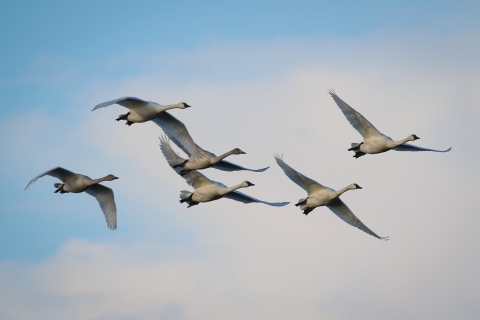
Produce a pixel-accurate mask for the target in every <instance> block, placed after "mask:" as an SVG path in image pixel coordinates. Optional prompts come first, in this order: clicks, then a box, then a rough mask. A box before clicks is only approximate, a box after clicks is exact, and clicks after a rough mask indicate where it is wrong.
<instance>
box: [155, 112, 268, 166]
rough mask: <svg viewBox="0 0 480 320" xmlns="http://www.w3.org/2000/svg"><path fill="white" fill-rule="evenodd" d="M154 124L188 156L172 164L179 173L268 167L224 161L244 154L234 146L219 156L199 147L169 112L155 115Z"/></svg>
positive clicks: (185, 128)
mask: <svg viewBox="0 0 480 320" xmlns="http://www.w3.org/2000/svg"><path fill="white" fill-rule="evenodd" d="M152 121H153V122H155V124H157V125H158V126H159V127H161V128H162V129H163V131H164V132H165V134H166V135H167V136H168V137H169V138H170V140H171V141H173V142H174V143H175V144H176V145H177V146H178V147H179V148H180V149H182V150H183V152H185V153H186V154H187V155H188V156H189V158H188V159H187V160H184V161H183V162H182V163H176V164H174V167H175V168H176V167H181V168H182V170H180V172H179V173H180V175H184V174H187V173H189V172H190V171H192V170H201V169H206V168H209V167H212V168H215V169H219V170H223V171H239V170H247V171H253V172H263V171H265V170H267V169H268V168H270V167H266V168H262V169H248V168H244V167H242V166H239V165H237V164H234V163H231V162H228V161H225V160H224V159H225V158H226V157H228V156H230V155H238V154H245V152H243V151H242V150H240V149H239V148H235V149H233V150H231V151H229V152H227V153H224V154H222V155H220V156H218V157H217V156H216V155H215V154H213V153H211V152H209V151H207V150H204V149H202V148H200V147H199V146H198V145H197V144H196V143H195V142H194V141H193V139H192V137H191V136H190V133H189V132H188V130H187V127H185V125H184V124H183V122H181V121H180V120H178V119H177V118H175V117H174V116H172V115H171V114H169V113H168V112H163V113H161V114H159V115H158V116H157V117H155V118H154V119H153V120H152Z"/></svg>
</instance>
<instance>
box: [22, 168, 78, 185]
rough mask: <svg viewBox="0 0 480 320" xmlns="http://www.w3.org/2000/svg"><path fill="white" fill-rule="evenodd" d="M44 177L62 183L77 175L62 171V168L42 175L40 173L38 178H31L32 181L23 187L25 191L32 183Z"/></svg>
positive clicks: (65, 170)
mask: <svg viewBox="0 0 480 320" xmlns="http://www.w3.org/2000/svg"><path fill="white" fill-rule="evenodd" d="M46 175H48V176H52V177H55V178H58V179H60V180H62V182H65V181H67V180H68V179H70V178H73V177H75V176H76V175H77V174H76V173H74V172H72V171H68V170H67V169H63V168H62V167H56V168H53V169H50V170H48V171H45V172H44V173H41V174H39V175H38V176H36V177H35V178H33V179H32V180H30V182H29V183H28V184H27V186H26V187H25V190H27V189H28V187H29V186H30V185H31V184H32V183H34V182H35V181H37V180H38V179H39V178H41V177H43V176H46Z"/></svg>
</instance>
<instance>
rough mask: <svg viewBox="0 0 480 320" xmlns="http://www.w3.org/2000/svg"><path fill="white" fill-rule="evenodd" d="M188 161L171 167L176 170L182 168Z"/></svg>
mask: <svg viewBox="0 0 480 320" xmlns="http://www.w3.org/2000/svg"><path fill="white" fill-rule="evenodd" d="M187 161H188V159H187V160H185V161H183V162H180V163H179V164H176V165H174V166H172V168H178V167H183V166H184V165H185V163H187Z"/></svg>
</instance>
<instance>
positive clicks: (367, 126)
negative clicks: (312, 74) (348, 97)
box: [328, 89, 382, 139]
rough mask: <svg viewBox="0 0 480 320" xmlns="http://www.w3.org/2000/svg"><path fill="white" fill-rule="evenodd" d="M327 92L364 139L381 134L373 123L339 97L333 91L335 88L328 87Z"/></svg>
mask: <svg viewBox="0 0 480 320" xmlns="http://www.w3.org/2000/svg"><path fill="white" fill-rule="evenodd" d="M328 93H330V95H331V96H332V98H333V100H335V103H336V104H337V106H338V107H339V108H340V110H341V111H342V112H343V114H344V115H345V117H346V118H347V120H348V122H350V124H351V125H352V126H353V127H354V128H355V129H356V130H357V131H358V133H360V134H361V135H362V136H363V138H364V139H367V138H370V137H373V136H381V135H382V134H381V133H380V131H378V130H377V129H376V128H375V127H374V126H373V124H371V123H370V122H369V121H368V120H367V119H365V117H364V116H362V114H361V113H360V112H357V111H356V110H355V109H353V108H352V107H350V106H349V105H348V104H347V103H346V102H345V101H343V100H342V99H340V97H339V96H337V94H336V93H335V90H333V89H330V90H328Z"/></svg>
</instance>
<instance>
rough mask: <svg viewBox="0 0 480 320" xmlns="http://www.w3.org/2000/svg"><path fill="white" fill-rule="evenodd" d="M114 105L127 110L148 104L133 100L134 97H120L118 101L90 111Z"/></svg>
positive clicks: (99, 105)
mask: <svg viewBox="0 0 480 320" xmlns="http://www.w3.org/2000/svg"><path fill="white" fill-rule="evenodd" d="M115 103H116V104H119V105H121V106H122V107H125V108H128V109H134V108H136V107H140V106H144V105H146V104H148V103H149V102H148V101H145V100H142V99H139V98H135V97H122V98H118V99H115V100H110V101H106V102H102V103H99V104H97V105H96V106H95V108H93V109H92V111H93V110H97V109H99V108H103V107H108V106H110V105H112V104H115ZM155 104H157V103H155Z"/></svg>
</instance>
